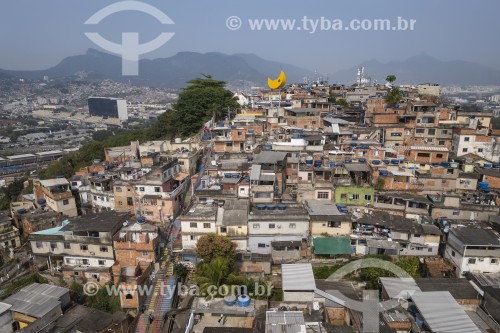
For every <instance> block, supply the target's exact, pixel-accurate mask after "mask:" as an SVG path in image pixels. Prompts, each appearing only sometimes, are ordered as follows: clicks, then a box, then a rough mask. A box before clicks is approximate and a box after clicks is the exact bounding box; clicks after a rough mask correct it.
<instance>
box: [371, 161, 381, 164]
mask: <svg viewBox="0 0 500 333" xmlns="http://www.w3.org/2000/svg"><path fill="white" fill-rule="evenodd" d="M372 164H373V165H379V164H380V161H379V160H373V161H372Z"/></svg>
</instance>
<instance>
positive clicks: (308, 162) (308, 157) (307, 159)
mask: <svg viewBox="0 0 500 333" xmlns="http://www.w3.org/2000/svg"><path fill="white" fill-rule="evenodd" d="M306 164H313V158H312V156H307V157H306Z"/></svg>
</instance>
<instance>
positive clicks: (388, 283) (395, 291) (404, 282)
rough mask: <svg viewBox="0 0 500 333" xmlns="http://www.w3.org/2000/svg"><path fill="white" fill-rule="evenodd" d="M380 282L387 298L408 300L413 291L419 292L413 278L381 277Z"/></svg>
mask: <svg viewBox="0 0 500 333" xmlns="http://www.w3.org/2000/svg"><path fill="white" fill-rule="evenodd" d="M380 282H381V283H382V286H383V287H384V290H385V291H386V292H387V296H389V298H404V299H408V298H410V296H411V295H412V294H413V293H414V292H415V291H421V290H420V287H419V286H418V285H417V283H416V282H415V280H414V279H413V278H397V277H381V278H380Z"/></svg>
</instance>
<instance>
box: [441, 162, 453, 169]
mask: <svg viewBox="0 0 500 333" xmlns="http://www.w3.org/2000/svg"><path fill="white" fill-rule="evenodd" d="M441 165H442V166H444V167H446V168H448V167H450V166H451V163H450V162H443V163H441Z"/></svg>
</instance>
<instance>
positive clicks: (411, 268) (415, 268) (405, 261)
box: [396, 257, 421, 278]
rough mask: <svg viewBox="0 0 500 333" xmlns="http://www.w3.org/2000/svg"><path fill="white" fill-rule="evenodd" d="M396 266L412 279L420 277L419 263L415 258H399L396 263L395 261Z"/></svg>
mask: <svg viewBox="0 0 500 333" xmlns="http://www.w3.org/2000/svg"><path fill="white" fill-rule="evenodd" d="M396 265H398V266H399V267H401V268H402V269H404V270H405V271H406V273H408V274H410V275H411V276H412V277H414V278H416V277H420V276H421V275H420V272H421V263H420V260H419V259H418V258H417V257H400V258H399V259H398V261H396Z"/></svg>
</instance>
